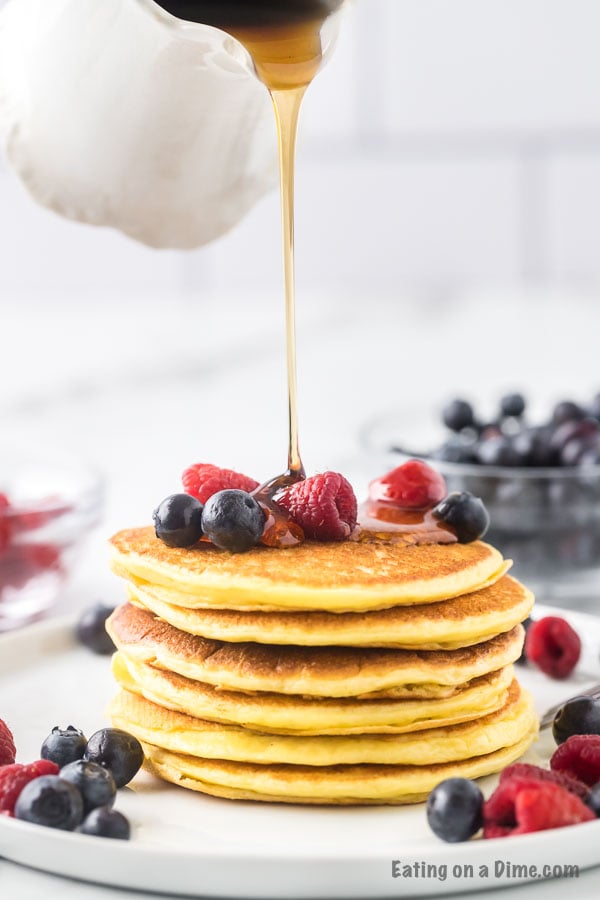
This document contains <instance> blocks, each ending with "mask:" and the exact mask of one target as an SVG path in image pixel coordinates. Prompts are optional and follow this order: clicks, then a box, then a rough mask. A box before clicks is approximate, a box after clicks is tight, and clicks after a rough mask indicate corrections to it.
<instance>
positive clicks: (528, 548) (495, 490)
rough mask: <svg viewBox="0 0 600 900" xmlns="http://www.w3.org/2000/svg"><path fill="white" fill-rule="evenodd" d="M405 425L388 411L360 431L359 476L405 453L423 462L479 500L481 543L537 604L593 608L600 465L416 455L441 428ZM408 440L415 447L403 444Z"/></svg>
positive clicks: (599, 599)
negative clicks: (485, 524)
mask: <svg viewBox="0 0 600 900" xmlns="http://www.w3.org/2000/svg"><path fill="white" fill-rule="evenodd" d="M410 422H411V418H410V417H409V416H400V415H399V414H391V415H386V416H382V417H381V418H379V419H377V420H374V421H372V422H370V423H368V424H366V425H365V426H364V427H363V428H362V430H361V434H360V442H361V445H362V450H363V453H364V454H365V455H364V462H363V468H364V470H365V475H366V474H367V472H368V475H369V478H370V477H377V476H378V475H381V474H383V473H384V472H386V471H389V470H390V469H393V468H395V467H396V466H398V465H400V464H401V463H402V462H405V461H406V460H407V459H409V458H411V457H416V458H419V459H424V460H425V461H426V462H428V463H430V464H431V465H432V466H433V467H434V468H436V469H437V470H438V471H439V472H441V474H442V475H443V476H444V478H445V480H446V484H447V486H448V491H470V492H471V493H472V494H475V495H476V496H477V497H481V499H482V500H483V502H484V503H485V505H486V507H487V510H488V512H489V514H490V528H489V531H488V532H487V534H486V536H485V540H486V541H488V542H489V543H490V544H493V545H494V546H496V547H497V548H498V549H499V550H500V551H501V552H502V554H503V555H504V556H505V557H506V558H507V559H512V560H513V563H514V566H513V569H512V572H513V574H514V575H515V576H516V577H517V578H519V579H520V580H521V581H523V582H524V583H525V584H527V586H528V587H530V588H531V589H532V590H533V591H534V592H535V593H536V596H537V598H538V599H539V600H540V601H543V602H544V603H550V604H555V605H556V604H557V605H561V606H562V605H566V606H571V607H573V608H579V609H585V610H587V611H590V612H596V613H600V465H586V466H563V467H551V468H541V467H540V468H535V467H527V468H526V467H508V466H486V465H480V464H476V463H454V462H446V461H442V460H438V459H434V458H430V457H429V456H428V455H427V453H425V452H423V449H424V448H431V449H432V450H433V449H434V448H436V447H439V446H440V445H441V444H442V443H443V441H444V435H443V434H442V433H441V431H439V430H437V431H436V430H434V431H433V432H432V431H431V429H429V430H427V429H424V428H421V427H413V428H412V429H411V427H410ZM413 445H414V448H415V450H416V451H417V452H414V453H413V452H409V450H408V449H407V448H411V451H412V447H413ZM400 447H402V448H403V449H400ZM405 448H406V449H405ZM419 450H421V452H418V451H419Z"/></svg>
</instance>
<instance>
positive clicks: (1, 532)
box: [0, 494, 11, 553]
mask: <svg viewBox="0 0 600 900" xmlns="http://www.w3.org/2000/svg"><path fill="white" fill-rule="evenodd" d="M9 506H10V503H9V502H8V497H7V496H6V494H0V553H2V552H3V551H4V550H6V548H7V547H8V545H9V544H10V532H11V528H10V521H9V518H8V515H7V513H6V510H7V509H8V507H9Z"/></svg>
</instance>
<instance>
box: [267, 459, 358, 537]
mask: <svg viewBox="0 0 600 900" xmlns="http://www.w3.org/2000/svg"><path fill="white" fill-rule="evenodd" d="M275 500H276V502H277V504H278V506H282V507H283V508H284V509H286V510H287V511H288V512H289V514H290V515H291V517H292V519H293V520H294V522H296V523H297V524H298V525H300V527H301V528H302V529H303V531H304V534H305V535H306V537H307V538H308V539H309V540H313V541H343V540H345V538H347V537H349V536H350V534H351V533H352V532H353V530H354V528H355V526H356V519H357V515H358V505H357V502H356V496H355V494H354V491H353V490H352V485H351V484H350V482H349V481H348V480H347V479H346V478H344V476H343V475H340V474H339V472H323V473H322V474H319V475H312V476H311V477H310V478H306V479H305V480H304V481H298V482H296V484H292V485H290V487H287V488H285V490H283V491H282V492H281V493H279V494H277V495H276V497H275Z"/></svg>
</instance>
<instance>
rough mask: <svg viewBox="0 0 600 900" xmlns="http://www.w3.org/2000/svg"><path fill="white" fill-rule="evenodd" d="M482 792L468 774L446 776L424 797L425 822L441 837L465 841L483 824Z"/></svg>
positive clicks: (448, 839)
mask: <svg viewBox="0 0 600 900" xmlns="http://www.w3.org/2000/svg"><path fill="white" fill-rule="evenodd" d="M482 810H483V794H482V793H481V791H480V789H479V788H478V787H477V785H476V784H475V782H474V781H470V780H469V779H468V778H447V779H446V780H445V781H442V782H441V783H440V784H438V785H437V787H435V788H434V789H433V790H432V792H431V793H430V794H429V797H428V798H427V822H428V823H429V827H430V828H431V830H432V831H433V833H434V834H436V835H437V836H438V837H439V838H441V839H442V840H443V841H449V842H451V843H455V842H457V841H466V840H468V839H469V838H470V837H472V836H473V835H474V834H475V832H477V831H479V829H480V828H481V826H482V824H483V818H482Z"/></svg>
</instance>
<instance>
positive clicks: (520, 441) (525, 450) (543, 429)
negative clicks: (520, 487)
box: [512, 426, 558, 466]
mask: <svg viewBox="0 0 600 900" xmlns="http://www.w3.org/2000/svg"><path fill="white" fill-rule="evenodd" d="M552 435H553V430H552V428H549V427H548V426H536V427H535V428H524V429H523V430H522V431H520V432H519V433H518V434H516V435H515V436H514V437H513V439H512V443H513V447H514V449H515V451H516V452H517V453H518V454H519V457H520V459H521V465H524V466H554V465H556V464H557V463H558V454H557V452H556V450H555V449H554V447H553V446H552V445H551V438H552Z"/></svg>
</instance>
